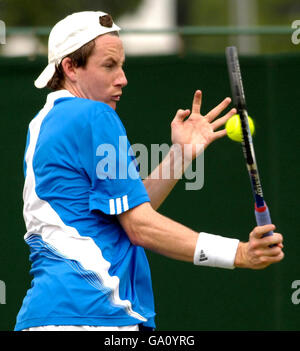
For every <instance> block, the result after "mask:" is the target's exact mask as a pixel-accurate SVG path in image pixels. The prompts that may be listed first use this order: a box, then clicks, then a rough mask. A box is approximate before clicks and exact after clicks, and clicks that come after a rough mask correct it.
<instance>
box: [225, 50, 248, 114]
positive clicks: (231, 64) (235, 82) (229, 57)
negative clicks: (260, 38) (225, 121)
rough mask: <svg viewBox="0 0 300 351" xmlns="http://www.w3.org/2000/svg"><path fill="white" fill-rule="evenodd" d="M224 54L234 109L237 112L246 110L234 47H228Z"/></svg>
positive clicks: (236, 53)
mask: <svg viewBox="0 0 300 351" xmlns="http://www.w3.org/2000/svg"><path fill="white" fill-rule="evenodd" d="M225 54H226V61H227V68H228V73H229V80H230V86H231V93H232V99H233V104H234V107H235V108H236V109H237V110H244V109H246V98H245V93H244V88H243V81H242V74H241V69H240V64H239V58H238V52H237V48H236V47H235V46H228V47H227V48H226V51H225Z"/></svg>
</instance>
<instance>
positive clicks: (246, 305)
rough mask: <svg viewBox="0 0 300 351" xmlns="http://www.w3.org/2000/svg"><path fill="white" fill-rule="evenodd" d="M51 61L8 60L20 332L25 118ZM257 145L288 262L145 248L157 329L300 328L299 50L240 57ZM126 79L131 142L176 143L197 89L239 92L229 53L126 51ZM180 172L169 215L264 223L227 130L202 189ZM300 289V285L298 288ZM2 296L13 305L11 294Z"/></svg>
mask: <svg viewBox="0 0 300 351" xmlns="http://www.w3.org/2000/svg"><path fill="white" fill-rule="evenodd" d="M45 63H46V59H45V58H36V59H33V60H28V59H27V58H14V59H5V58H1V59H0V96H1V99H0V106H1V119H0V123H1V134H2V135H1V141H0V150H1V159H2V172H1V175H0V179H1V205H0V206H1V223H2V230H1V235H0V249H1V254H0V281H2V282H4V283H5V284H2V285H1V286H2V287H5V293H6V294H5V296H6V299H5V301H4V300H3V299H2V300H1V299H0V303H2V304H0V329H1V330H11V329H12V328H13V327H14V323H15V317H16V314H17V313H18V310H19V308H20V306H21V303H22V299H23V297H24V295H25V293H26V290H27V288H28V287H30V282H31V277H30V275H29V273H28V271H29V268H30V262H29V260H28V254H29V250H28V248H27V246H26V245H25V243H24V241H23V235H24V233H25V227H24V223H23V217H22V205H23V204H22V187H23V173H22V168H23V152H24V145H25V136H26V131H27V125H28V123H29V121H30V120H31V119H32V118H33V116H34V115H35V114H36V113H37V112H38V110H39V109H40V108H41V107H42V105H43V104H44V100H45V96H46V94H47V91H44V90H43V91H40V90H37V89H35V88H34V87H33V80H34V78H35V77H37V75H38V74H39V72H40V71H41V69H42V67H43V66H44V65H45ZM241 67H242V72H243V76H244V84H245V90H246V96H247V100H248V107H249V114H250V115H251V116H252V117H253V118H254V120H255V122H256V135H255V139H254V142H255V147H256V156H257V160H258V165H259V168H260V173H261V178H262V183H263V187H264V193H265V197H266V200H267V201H268V204H269V207H270V210H271V214H272V218H273V222H274V223H275V224H276V225H277V229H278V231H279V232H282V233H283V234H284V236H285V253H286V257H285V259H284V260H283V261H282V262H281V263H280V264H277V265H274V266H272V267H269V268H268V269H266V270H262V271H247V270H241V269H235V270H233V271H231V270H230V271H227V270H221V269H213V268H199V267H194V266H193V265H191V264H187V263H182V262H176V261H173V260H170V259H167V258H164V257H161V256H159V255H156V254H154V253H150V252H149V253H148V256H149V261H150V265H151V267H152V276H153V287H154V293H155V299H156V310H157V325H158V329H159V330H299V329H300V313H299V312H300V305H298V304H297V302H298V299H293V300H292V294H293V293H294V295H295V296H297V291H296V290H295V289H292V283H293V282H294V281H296V280H299V279H300V263H299V252H300V237H299V233H298V232H299V225H298V220H297V214H298V207H297V204H298V199H297V198H298V196H299V189H298V185H299V183H298V179H299V166H298V159H299V146H298V140H299V139H298V136H299V132H298V130H299V127H300V121H299V117H300V114H299V109H300V89H299V77H300V55H277V56H263V57H242V59H241ZM125 69H126V72H127V77H128V80H129V85H128V87H126V89H125V90H124V94H123V96H122V101H121V102H120V106H119V108H118V113H119V115H120V117H121V119H122V121H123V123H124V125H125V127H126V128H127V131H128V135H129V138H130V140H131V142H132V143H143V144H145V145H147V146H148V147H150V145H151V144H154V143H155V144H163V143H167V144H170V122H171V120H172V119H173V116H174V114H175V112H176V110H177V109H178V108H190V107H191V101H192V95H193V93H194V91H195V90H196V89H202V90H203V93H204V100H203V108H202V112H207V111H208V110H209V109H210V108H212V107H213V106H215V105H216V104H217V103H218V102H219V101H220V100H222V99H223V97H225V96H229V95H230V90H229V83H228V76H227V70H226V65H225V56H223V55H216V56H212V55H201V56H185V57H175V56H171V57H169V56H168V57H144V58H133V57H129V58H128V59H127V62H126V67H125ZM185 182H186V180H185V179H182V180H181V181H180V182H179V184H178V185H177V186H176V188H175V189H174V191H173V192H172V194H171V195H170V196H169V198H168V199H167V200H166V201H165V203H164V204H163V205H162V207H161V209H160V212H161V213H163V214H165V215H167V216H169V217H171V218H173V219H175V220H177V221H179V222H181V223H183V224H185V225H188V226H189V227H191V228H193V229H195V230H198V231H201V230H203V231H207V232H211V233H217V234H220V235H225V236H231V237H238V238H240V239H241V240H247V238H248V233H249V231H250V230H251V228H252V227H253V226H254V225H255V221H254V214H253V200H252V194H251V188H250V183H249V179H248V174H247V171H246V167H245V164H244V160H243V155H242V150H241V146H240V145H239V144H238V143H234V142H232V141H231V140H229V139H228V138H223V139H222V140H218V141H216V142H215V143H214V144H213V145H211V146H210V147H209V148H208V149H207V150H206V152H205V179H204V187H203V188H202V189H201V190H198V191H186V190H185ZM299 297H300V293H299ZM3 302H5V304H4V303H3Z"/></svg>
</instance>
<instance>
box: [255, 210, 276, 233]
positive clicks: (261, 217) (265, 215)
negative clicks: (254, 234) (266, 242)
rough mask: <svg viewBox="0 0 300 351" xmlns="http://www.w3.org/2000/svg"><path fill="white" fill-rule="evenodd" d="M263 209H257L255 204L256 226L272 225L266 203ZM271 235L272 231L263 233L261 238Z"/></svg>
mask: <svg viewBox="0 0 300 351" xmlns="http://www.w3.org/2000/svg"><path fill="white" fill-rule="evenodd" d="M264 204H265V205H264V206H263V207H257V206H256V204H255V217H256V223H257V225H259V226H261V225H266V224H272V221H271V216H270V212H269V209H268V206H267V205H266V203H264ZM270 235H273V231H272V230H271V231H269V232H267V233H265V234H264V235H263V236H262V237H265V236H270Z"/></svg>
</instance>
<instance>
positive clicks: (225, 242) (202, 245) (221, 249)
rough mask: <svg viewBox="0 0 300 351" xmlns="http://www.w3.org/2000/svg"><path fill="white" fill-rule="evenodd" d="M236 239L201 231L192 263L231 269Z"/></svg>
mask: <svg viewBox="0 0 300 351" xmlns="http://www.w3.org/2000/svg"><path fill="white" fill-rule="evenodd" d="M238 244H239V240H238V239H231V238H225V237H223V236H220V235H214V234H208V233H203V232H201V233H200V234H199V237H198V240H197V245H196V248H195V253H194V264H195V265H197V266H210V267H219V268H228V269H233V268H235V267H234V260H235V255H236V250H237V247H238Z"/></svg>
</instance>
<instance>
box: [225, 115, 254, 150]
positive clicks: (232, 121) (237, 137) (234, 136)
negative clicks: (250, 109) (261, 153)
mask: <svg viewBox="0 0 300 351" xmlns="http://www.w3.org/2000/svg"><path fill="white" fill-rule="evenodd" d="M248 123H249V128H250V132H251V135H253V133H254V131H255V127H254V122H253V120H252V118H251V117H250V116H248ZM225 128H226V130H227V135H228V137H229V138H230V139H231V140H234V141H238V142H240V143H241V142H242V141H243V134H242V127H241V120H240V116H239V115H233V116H231V117H230V118H229V120H228V121H227V122H226V124H225Z"/></svg>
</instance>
